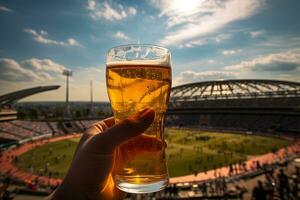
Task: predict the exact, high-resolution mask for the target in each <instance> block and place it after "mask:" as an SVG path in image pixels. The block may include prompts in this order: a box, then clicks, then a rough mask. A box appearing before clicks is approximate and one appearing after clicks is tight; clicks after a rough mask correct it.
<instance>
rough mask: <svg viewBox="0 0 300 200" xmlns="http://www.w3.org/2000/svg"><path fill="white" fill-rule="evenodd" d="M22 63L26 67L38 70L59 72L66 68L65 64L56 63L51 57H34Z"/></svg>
mask: <svg viewBox="0 0 300 200" xmlns="http://www.w3.org/2000/svg"><path fill="white" fill-rule="evenodd" d="M21 65H22V66H24V67H26V68H29V69H33V70H37V71H48V72H55V73H59V74H60V73H62V72H63V71H64V70H65V69H66V67H65V66H63V65H60V64H58V63H55V62H54V61H52V60H50V59H37V58H32V59H28V60H24V61H21Z"/></svg>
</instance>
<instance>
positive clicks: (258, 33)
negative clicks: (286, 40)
mask: <svg viewBox="0 0 300 200" xmlns="http://www.w3.org/2000/svg"><path fill="white" fill-rule="evenodd" d="M265 33H266V31H265V30H257V31H251V32H250V36H251V37H252V38H256V37H259V36H261V35H264V34H265Z"/></svg>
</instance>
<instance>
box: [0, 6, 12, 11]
mask: <svg viewBox="0 0 300 200" xmlns="http://www.w3.org/2000/svg"><path fill="white" fill-rule="evenodd" d="M0 10H1V11H5V12H12V10H11V9H9V8H7V7H5V6H0Z"/></svg>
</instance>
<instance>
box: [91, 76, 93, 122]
mask: <svg viewBox="0 0 300 200" xmlns="http://www.w3.org/2000/svg"><path fill="white" fill-rule="evenodd" d="M90 96H91V108H90V116H91V117H93V80H91V81H90Z"/></svg>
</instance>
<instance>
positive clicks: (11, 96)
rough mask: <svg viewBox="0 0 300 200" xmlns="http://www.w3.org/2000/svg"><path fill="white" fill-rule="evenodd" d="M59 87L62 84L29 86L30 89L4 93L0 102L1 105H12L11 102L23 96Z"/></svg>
mask: <svg viewBox="0 0 300 200" xmlns="http://www.w3.org/2000/svg"><path fill="white" fill-rule="evenodd" d="M58 88H60V85H49V86H38V87H33V88H28V89H24V90H19V91H16V92H12V93H8V94H4V95H2V96H0V104H1V105H10V104H12V103H14V102H16V101H18V100H20V99H22V98H25V97H27V96H30V95H33V94H37V93H40V92H46V91H49V90H56V89H58Z"/></svg>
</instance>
